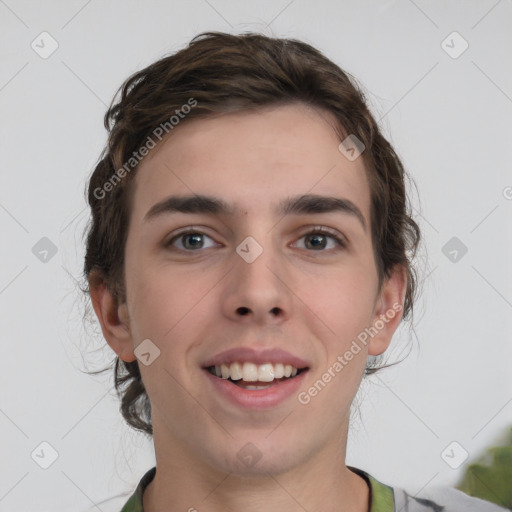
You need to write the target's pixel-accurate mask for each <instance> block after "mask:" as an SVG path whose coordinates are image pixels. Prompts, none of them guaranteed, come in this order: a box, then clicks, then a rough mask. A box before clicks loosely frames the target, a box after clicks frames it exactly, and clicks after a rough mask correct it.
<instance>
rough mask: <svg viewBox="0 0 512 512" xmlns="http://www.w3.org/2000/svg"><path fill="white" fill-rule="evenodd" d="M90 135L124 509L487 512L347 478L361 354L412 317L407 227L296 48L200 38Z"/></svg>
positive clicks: (394, 162)
mask: <svg viewBox="0 0 512 512" xmlns="http://www.w3.org/2000/svg"><path fill="white" fill-rule="evenodd" d="M105 123H106V126H107V127H108V128H109V129H110V139H109V144H108V146H107V148H106V150H105V152H104V154H103V155H102V158H101V161H100V162H99V164H98V166H97V167H96V170H95V172H94V174H93V176H92V177H91V181H90V184H89V202H90V206H91V209H92V216H93V222H92V225H91V227H90V230H89V235H88V240H87V254H86V264H85V272H86V276H87V278H88V281H89V287H90V294H91V298H92V303H93V306H94V309H95V312H96V314H97V316H98V319H99V321H100V323H101V327H102V330H103V334H104V336H105V339H106V340H107V342H108V343H109V345H110V346H111V347H112V349H113V350H114V351H115V353H116V354H117V356H118V358H117V361H116V387H117V389H118V391H119V392H120V395H121V397H122V405H121V409H122V412H123V415H124V417H125V418H126V420H127V422H128V423H129V424H130V425H131V426H133V427H134V428H137V429H139V430H142V431H144V432H146V433H147V434H149V435H153V437H154V444H155V453H156V461H157V465H156V468H152V469H151V470H150V471H148V472H147V473H146V475H145V476H144V477H143V479H142V480H141V482H140V485H139V487H138V488H137V489H136V491H135V493H134V494H133V496H132V497H131V498H130V500H129V501H128V503H127V504H126V506H125V507H124V508H123V512H133V511H137V512H140V511H142V510H144V512H156V511H164V510H165V511H179V510H183V511H186V510H188V511H194V510H198V511H200V512H208V511H212V512H213V511H229V510H232V511H235V510H236V511H239V510H243V511H244V512H251V511H256V510H258V511H260V510H270V509H272V510H274V509H276V510H280V511H282V512H287V511H296V510H307V511H310V512H312V511H323V512H326V511H333V512H334V511H337V512H348V511H351V512H366V511H370V510H371V511H372V512H375V511H379V512H384V511H386V512H387V511H394V510H397V511H398V510H411V511H416V510H417V511H422V510H441V509H442V508H440V507H442V506H445V507H448V510H489V511H492V510H499V508H498V507H495V506H493V505H491V504H487V503H485V502H483V501H480V500H476V499H473V498H469V497H466V496H465V495H464V494H462V493H460V492H458V491H454V490H450V491H448V494H446V496H441V495H437V496H428V495H425V496H422V497H416V498H412V497H409V496H408V495H407V494H406V493H404V492H403V491H400V490H398V489H393V488H391V487H389V486H387V485H384V484H382V483H380V482H378V481H376V480H375V479H374V478H372V477H371V476H370V475H368V474H366V473H365V472H363V471H361V470H359V469H356V468H350V467H347V466H346V464H345V453H346V442H347V431H348V426H349V412H350V406H351V403H352V400H353V398H354V396H355V394H356V392H357V390H358V388H359V385H360V383H361V380H362V378H363V375H364V374H365V372H371V371H375V370H376V368H372V367H371V366H368V365H367V361H368V356H369V355H372V356H378V355H380V354H382V353H384V351H385V350H386V349H387V347H388V346H389V344H390V341H391V338H392V336H393V333H394V332H395V330H396V328H397V326H398V325H399V322H400V321H401V319H402V318H404V317H406V316H408V315H410V313H411V312H412V307H413V298H414V292H415V279H414V270H413V268H412V266H411V263H410V260H409V256H408V255H409V253H410V254H411V255H412V254H413V253H414V250H415V249H416V247H417V244H418V240H419V229H418V227H417V225H416V223H415V222H414V221H413V219H412V218H411V217H410V215H409V213H408V204H407V197H406V193H405V186H404V176H405V173H404V170H403V167H402V165H401V163H400V161H399V159H398V157H397V156H396V154H395V153H394V151H393V149H392V148H391V146H390V145H389V143H388V142H387V141H386V140H385V139H384V138H383V137H382V135H381V134H380V132H379V129H378V127H377V125H376V123H375V121H374V120H373V118H372V116H371V115H370V113H369V111H368V109H367V107H366V106H365V103H364V99H363V97H362V95H361V93H360V92H359V91H358V90H357V89H356V88H355V86H354V85H353V84H352V83H351V82H350V80H349V79H348V77H347V75H346V74H345V73H344V72H343V71H342V70H340V69H339V68H338V67H337V66H336V65H334V64H333V63H332V62H330V61H329V60H327V59H326V58H325V57H324V56H322V55H321V54H320V53H319V52H317V51H316V50H315V49H313V48H312V47H310V46H308V45H306V44H304V43H301V42H298V41H290V40H284V39H273V38H267V37H265V36H262V35H255V34H247V35H242V36H235V35H229V34H220V33H208V34H202V35H201V36H198V37H197V38H195V40H193V41H192V43H191V44H190V45H189V46H188V47H187V48H185V49H183V50H181V51H180V52H178V53H177V54H175V55H172V56H170V57H167V58H165V59H162V60H160V61H158V62H156V63H154V64H152V65H151V66H149V67H148V68H146V69H145V70H143V71H141V72H139V73H137V74H136V75H134V76H133V77H131V78H130V79H129V80H128V81H127V82H126V84H125V85H124V87H123V91H122V95H121V99H120V101H119V102H118V103H117V104H115V105H113V106H112V107H111V109H109V111H108V112H107V115H106V118H105ZM411 257H412V256H411ZM449 507H452V508H449Z"/></svg>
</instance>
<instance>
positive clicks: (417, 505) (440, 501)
mask: <svg viewBox="0 0 512 512" xmlns="http://www.w3.org/2000/svg"><path fill="white" fill-rule="evenodd" d="M393 493H394V498H395V510H401V511H402V512H431V511H434V512H505V511H506V510H507V509H506V508H503V507H500V506H498V505H496V504H494V503H490V502H488V501H484V500H481V499H479V498H474V497H471V496H468V495H467V494H465V493H463V492H462V491H459V490H457V489H454V488H452V487H432V488H429V489H426V490H423V491H421V492H420V493H418V494H416V495H415V494H412V493H408V492H407V491H406V490H404V489H398V488H393Z"/></svg>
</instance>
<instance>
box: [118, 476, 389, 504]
mask: <svg viewBox="0 0 512 512" xmlns="http://www.w3.org/2000/svg"><path fill="white" fill-rule="evenodd" d="M349 469H350V470H351V471H353V472H354V473H356V474H358V475H359V476H361V477H362V478H364V479H365V480H366V482H367V483H368V486H369V487H370V512H394V510H395V500H394V495H393V489H392V488H391V487H389V486H388V485H385V484H383V483H381V482H379V481H378V480H376V479H375V478H373V477H372V476H371V475H369V474H368V473H366V472H365V471H362V470H361V469H357V468H353V467H350V466H349ZM155 473H156V466H155V467H153V468H151V469H150V470H149V471H148V472H147V473H146V474H145V475H144V476H143V477H142V478H141V480H140V482H139V485H138V486H137V489H135V492H134V493H133V494H132V495H131V496H130V499H129V500H128V501H127V502H126V504H125V506H124V507H123V509H122V510H121V512H144V510H143V508H142V495H143V494H144V490H145V489H146V487H147V486H148V485H149V484H150V482H151V481H152V480H153V478H154V477H155Z"/></svg>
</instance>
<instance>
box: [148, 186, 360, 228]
mask: <svg viewBox="0 0 512 512" xmlns="http://www.w3.org/2000/svg"><path fill="white" fill-rule="evenodd" d="M239 212H240V210H239V209H238V208H236V207H234V206H232V205H230V204H228V203H227V202H225V201H224V200H222V199H219V198H217V197H211V196H205V195H183V196H181V195H180V196H170V197H167V198H166V199H164V200H163V201H160V202H158V203H156V204H155V205H153V206H152V207H151V208H150V209H149V210H148V212H147V213H146V215H145V216H144V221H145V222H146V221H149V220H152V219H154V218H155V217H159V216H161V215H164V214H170V213H195V214H209V215H224V216H226V217H230V216H231V217H232V216H234V215H236V214H237V213H239ZM332 212H340V213H345V214H349V215H352V216H353V217H355V218H356V219H357V220H359V222H360V223H361V225H362V227H363V230H364V231H365V232H366V221H365V218H364V215H363V214H362V212H361V210H360V209H359V208H358V207H357V206H356V205H355V204H354V203H353V202H352V201H350V200H349V199H343V198H340V197H332V196H321V195H316V194H306V195H301V196H296V197H290V198H287V199H284V200H283V201H281V202H280V203H279V204H278V205H277V208H276V209H275V213H276V214H277V215H283V216H284V215H291V214H296V215H300V214H320V213H332Z"/></svg>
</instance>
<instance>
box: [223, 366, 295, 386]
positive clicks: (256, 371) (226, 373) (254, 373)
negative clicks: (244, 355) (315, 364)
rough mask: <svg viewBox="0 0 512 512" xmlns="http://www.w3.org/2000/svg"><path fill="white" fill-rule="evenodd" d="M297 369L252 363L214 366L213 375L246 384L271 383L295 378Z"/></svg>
mask: <svg viewBox="0 0 512 512" xmlns="http://www.w3.org/2000/svg"><path fill="white" fill-rule="evenodd" d="M297 371H298V370H297V368H295V366H292V365H291V364H281V363H277V364H272V363H265V364H259V365H257V364H254V363H231V364H230V365H227V364H221V365H216V366H215V375H217V377H222V378H223V379H231V380H240V379H243V380H244V381H246V382H257V381H261V382H272V381H273V380H274V379H281V378H282V377H295V375H297Z"/></svg>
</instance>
